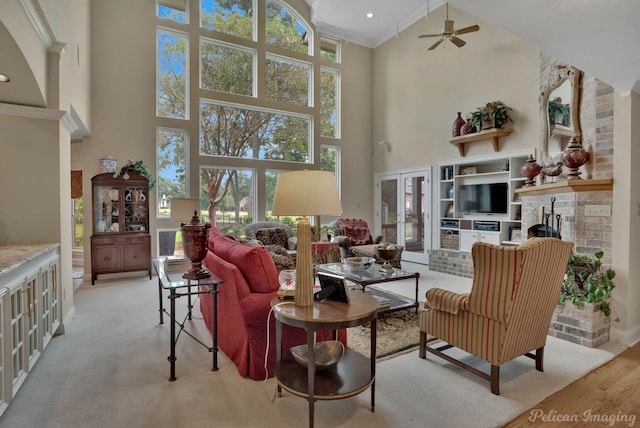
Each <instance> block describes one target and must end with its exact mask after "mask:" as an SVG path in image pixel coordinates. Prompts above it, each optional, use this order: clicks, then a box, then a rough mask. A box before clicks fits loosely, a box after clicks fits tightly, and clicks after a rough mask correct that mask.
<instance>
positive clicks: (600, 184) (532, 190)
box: [515, 178, 613, 196]
mask: <svg viewBox="0 0 640 428" xmlns="http://www.w3.org/2000/svg"><path fill="white" fill-rule="evenodd" d="M599 190H613V178H603V179H595V180H567V181H560V182H557V183H549V184H540V185H537V186H528V187H520V188H519V189H516V190H515V192H516V193H518V194H519V195H520V196H534V195H552V194H555V193H567V192H595V191H599Z"/></svg>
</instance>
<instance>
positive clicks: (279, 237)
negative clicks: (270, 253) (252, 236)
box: [256, 227, 289, 248]
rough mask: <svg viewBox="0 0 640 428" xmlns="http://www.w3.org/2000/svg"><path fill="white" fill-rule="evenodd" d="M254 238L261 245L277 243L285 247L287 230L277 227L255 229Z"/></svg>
mask: <svg viewBox="0 0 640 428" xmlns="http://www.w3.org/2000/svg"><path fill="white" fill-rule="evenodd" d="M256 239H257V240H258V241H260V242H262V244H263V245H279V246H281V247H284V248H287V240H288V239H289V238H288V237H287V232H286V230H284V229H281V228H279V227H270V228H266V229H258V230H256Z"/></svg>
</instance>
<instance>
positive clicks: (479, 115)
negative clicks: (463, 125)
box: [469, 108, 489, 132]
mask: <svg viewBox="0 0 640 428" xmlns="http://www.w3.org/2000/svg"><path fill="white" fill-rule="evenodd" d="M488 119H489V116H488V115H485V114H484V113H483V111H482V109H480V108H478V109H477V110H476V111H474V112H472V113H471V119H469V122H471V127H472V128H473V131H472V132H480V131H481V130H482V124H483V123H484V121H485V120H488Z"/></svg>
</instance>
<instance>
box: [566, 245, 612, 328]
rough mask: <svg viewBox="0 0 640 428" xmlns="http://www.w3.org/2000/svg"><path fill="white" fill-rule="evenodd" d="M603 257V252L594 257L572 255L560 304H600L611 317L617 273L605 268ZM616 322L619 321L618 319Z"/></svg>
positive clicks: (603, 310)
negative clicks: (612, 294)
mask: <svg viewBox="0 0 640 428" xmlns="http://www.w3.org/2000/svg"><path fill="white" fill-rule="evenodd" d="M603 255H604V252H603V251H598V252H596V253H595V254H593V255H589V254H575V253H572V254H571V256H569V262H568V263H567V272H566V274H565V279H564V282H563V284H562V291H561V293H560V303H564V302H565V301H567V300H569V301H571V303H573V304H574V305H579V304H580V303H592V304H594V305H598V304H599V305H600V310H601V311H602V312H603V313H604V315H605V316H607V317H608V316H610V315H611V303H610V301H611V291H612V290H613V289H614V288H615V285H614V283H613V278H614V277H615V276H616V273H615V271H614V270H613V269H611V268H607V269H605V268H604V266H603V265H602V257H603ZM616 321H619V320H618V319H617V318H616Z"/></svg>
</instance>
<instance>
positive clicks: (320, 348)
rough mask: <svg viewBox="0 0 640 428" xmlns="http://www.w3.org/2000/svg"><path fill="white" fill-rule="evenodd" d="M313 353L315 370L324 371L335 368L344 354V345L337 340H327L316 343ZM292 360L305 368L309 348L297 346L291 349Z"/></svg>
mask: <svg viewBox="0 0 640 428" xmlns="http://www.w3.org/2000/svg"><path fill="white" fill-rule="evenodd" d="M313 350H314V353H315V358H314V359H315V362H316V370H326V369H328V368H330V367H333V366H335V365H336V364H338V361H340V358H342V355H343V354H344V345H343V344H342V342H339V341H337V340H327V341H325V342H318V343H316V344H315V345H314V347H313ZM291 355H293V359H294V360H296V361H297V362H298V364H301V365H302V366H303V367H307V364H308V358H309V347H308V346H307V345H299V346H294V347H293V348H291Z"/></svg>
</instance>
